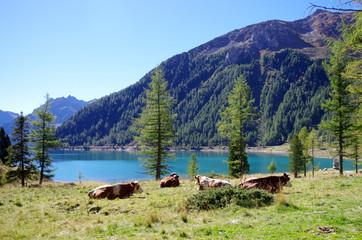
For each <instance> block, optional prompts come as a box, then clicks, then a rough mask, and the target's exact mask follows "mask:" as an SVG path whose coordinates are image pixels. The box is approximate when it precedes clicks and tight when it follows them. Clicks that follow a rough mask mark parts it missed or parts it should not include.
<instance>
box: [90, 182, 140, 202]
mask: <svg viewBox="0 0 362 240" xmlns="http://www.w3.org/2000/svg"><path fill="white" fill-rule="evenodd" d="M142 192H143V190H142V188H141V187H140V185H139V184H138V182H137V181H135V182H130V183H118V184H114V185H103V186H100V187H97V188H95V189H93V190H92V191H90V192H88V196H89V198H91V199H92V198H94V199H101V198H107V199H115V198H128V197H130V196H132V195H133V193H142Z"/></svg>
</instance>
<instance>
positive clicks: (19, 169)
mask: <svg viewBox="0 0 362 240" xmlns="http://www.w3.org/2000/svg"><path fill="white" fill-rule="evenodd" d="M13 130H14V132H13V133H12V134H11V135H12V141H13V145H11V146H10V147H9V156H8V161H7V164H8V165H9V167H10V168H11V170H9V171H8V172H7V173H6V179H7V180H8V181H10V182H12V181H17V180H20V181H21V186H22V187H24V186H25V180H27V179H31V178H32V175H33V174H34V172H35V165H34V164H33V160H32V159H31V158H30V152H29V148H28V142H29V124H28V118H27V117H24V116H23V113H22V112H21V114H20V115H19V116H18V117H17V118H16V119H15V125H14V127H13Z"/></svg>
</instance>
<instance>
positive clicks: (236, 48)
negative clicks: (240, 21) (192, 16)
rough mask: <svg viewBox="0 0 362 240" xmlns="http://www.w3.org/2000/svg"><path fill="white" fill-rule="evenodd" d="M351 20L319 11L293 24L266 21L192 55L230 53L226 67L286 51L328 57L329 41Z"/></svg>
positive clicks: (202, 46) (195, 50)
mask: <svg viewBox="0 0 362 240" xmlns="http://www.w3.org/2000/svg"><path fill="white" fill-rule="evenodd" d="M352 17H353V15H352V13H345V14H341V13H332V12H328V11H323V10H317V11H316V12H315V13H313V14H312V15H310V16H308V17H307V18H304V19H301V20H297V21H293V22H287V21H280V20H271V21H266V22H262V23H258V24H254V25H250V26H247V27H245V28H242V29H237V30H234V31H232V32H229V33H227V34H225V35H223V36H220V37H218V38H215V39H213V40H211V41H210V42H207V43H205V44H203V45H201V46H199V47H196V48H194V49H193V50H191V52H192V53H193V54H194V55H195V56H198V55H207V56H208V55H212V54H217V53H220V52H223V51H227V54H226V59H225V60H226V62H225V64H232V63H238V64H239V63H247V62H248V61H250V59H255V58H260V56H261V55H263V54H265V53H270V52H275V51H280V50H282V49H286V48H293V49H299V50H301V51H302V52H304V53H305V54H307V55H308V56H309V57H311V58H320V57H325V56H326V55H327V50H326V44H325V40H326V38H336V37H338V36H339V32H338V29H340V28H341V22H342V20H343V21H344V22H346V23H349V22H351V21H352Z"/></svg>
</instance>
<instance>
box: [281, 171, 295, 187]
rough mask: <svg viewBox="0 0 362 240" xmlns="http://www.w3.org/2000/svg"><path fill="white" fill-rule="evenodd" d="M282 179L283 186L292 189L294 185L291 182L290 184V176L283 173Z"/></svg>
mask: <svg viewBox="0 0 362 240" xmlns="http://www.w3.org/2000/svg"><path fill="white" fill-rule="evenodd" d="M282 178H283V185H284V186H285V187H291V186H293V185H292V184H291V182H290V178H289V176H288V174H286V173H283V176H282Z"/></svg>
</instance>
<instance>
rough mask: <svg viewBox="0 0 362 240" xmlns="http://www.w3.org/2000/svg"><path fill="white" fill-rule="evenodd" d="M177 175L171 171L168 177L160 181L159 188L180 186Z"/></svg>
mask: <svg viewBox="0 0 362 240" xmlns="http://www.w3.org/2000/svg"><path fill="white" fill-rule="evenodd" d="M178 179H179V176H178V175H177V174H176V173H171V174H170V176H169V177H165V178H164V179H162V180H161V182H160V188H164V187H178V186H180V181H179V180H178Z"/></svg>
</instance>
